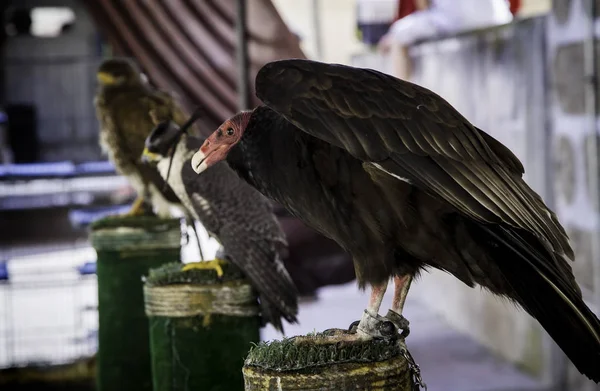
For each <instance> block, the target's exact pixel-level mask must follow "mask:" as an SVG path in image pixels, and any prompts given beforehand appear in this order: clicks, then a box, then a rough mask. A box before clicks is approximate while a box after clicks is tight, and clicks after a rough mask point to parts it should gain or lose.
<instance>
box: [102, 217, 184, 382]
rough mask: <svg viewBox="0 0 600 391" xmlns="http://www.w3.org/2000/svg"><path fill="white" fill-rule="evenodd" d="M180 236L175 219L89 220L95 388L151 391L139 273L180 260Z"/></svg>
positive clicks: (147, 339) (142, 296) (148, 352)
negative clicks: (95, 332) (94, 289)
mask: <svg viewBox="0 0 600 391" xmlns="http://www.w3.org/2000/svg"><path fill="white" fill-rule="evenodd" d="M181 237H182V234H181V222H180V220H179V219H161V218H158V217H150V216H123V217H121V216H111V217H108V218H105V219H102V220H98V221H96V222H94V223H93V224H92V234H91V241H92V245H93V246H94V248H95V249H96V252H97V254H98V260H97V275H98V318H99V326H98V362H97V365H98V368H97V370H98V374H97V387H98V390H99V391H119V390H124V391H125V390H127V391H130V390H152V372H151V364H150V345H149V335H148V319H147V317H146V314H145V313H144V295H143V289H142V278H143V277H144V276H145V275H147V274H148V270H149V269H150V268H153V267H158V266H160V265H162V264H165V263H170V262H179V260H180V253H181ZM180 265H181V264H180Z"/></svg>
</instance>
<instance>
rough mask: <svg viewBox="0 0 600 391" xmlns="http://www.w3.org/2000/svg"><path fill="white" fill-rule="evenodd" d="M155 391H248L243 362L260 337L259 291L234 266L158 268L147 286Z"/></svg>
mask: <svg viewBox="0 0 600 391" xmlns="http://www.w3.org/2000/svg"><path fill="white" fill-rule="evenodd" d="M144 295H145V301H146V314H147V315H148V317H149V323H150V346H151V352H152V372H153V381H154V391H175V390H203V391H217V390H223V391H225V390H227V391H236V390H239V391H242V390H243V389H244V379H243V375H242V366H243V364H244V357H246V355H247V353H248V351H249V350H250V347H251V345H252V343H258V341H259V340H260V333H259V328H260V319H259V317H258V303H257V299H256V295H255V293H254V291H253V289H252V287H251V286H250V285H249V283H248V282H247V281H246V280H245V279H244V278H243V275H242V274H241V272H240V271H239V269H236V268H235V267H234V265H233V264H230V263H227V264H225V265H224V266H223V276H222V277H221V279H218V278H217V274H216V272H215V271H214V270H211V269H192V270H187V271H185V272H184V271H181V265H178V264H172V265H164V266H163V267H160V268H158V269H152V270H151V271H150V275H149V276H148V278H147V279H146V283H145V285H144Z"/></svg>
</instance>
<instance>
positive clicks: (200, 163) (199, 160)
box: [192, 149, 208, 174]
mask: <svg viewBox="0 0 600 391" xmlns="http://www.w3.org/2000/svg"><path fill="white" fill-rule="evenodd" d="M207 157H208V156H207V155H205V154H204V152H202V150H201V149H199V150H198V152H196V153H195V154H194V156H192V168H193V169H194V171H195V172H196V174H200V173H202V171H204V170H206V169H207V168H208V164H206V158H207Z"/></svg>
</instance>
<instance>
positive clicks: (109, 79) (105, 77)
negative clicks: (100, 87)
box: [96, 72, 117, 85]
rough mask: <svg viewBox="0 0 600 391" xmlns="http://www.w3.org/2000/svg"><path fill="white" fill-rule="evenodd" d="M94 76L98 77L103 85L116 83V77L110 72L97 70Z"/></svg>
mask: <svg viewBox="0 0 600 391" xmlns="http://www.w3.org/2000/svg"><path fill="white" fill-rule="evenodd" d="M96 78H97V79H98V81H99V82H100V83H101V84H104V85H111V84H116V83H117V79H116V78H115V77H114V76H113V75H111V74H110V73H106V72H98V73H97V74H96Z"/></svg>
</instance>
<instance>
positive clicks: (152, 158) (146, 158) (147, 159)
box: [142, 148, 160, 163]
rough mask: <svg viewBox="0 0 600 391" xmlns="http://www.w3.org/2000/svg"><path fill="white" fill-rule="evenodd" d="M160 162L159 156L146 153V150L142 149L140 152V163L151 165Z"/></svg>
mask: <svg viewBox="0 0 600 391" xmlns="http://www.w3.org/2000/svg"><path fill="white" fill-rule="evenodd" d="M159 160H160V155H158V154H156V153H152V152H150V151H148V148H144V152H142V163H152V162H156V161H159Z"/></svg>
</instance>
